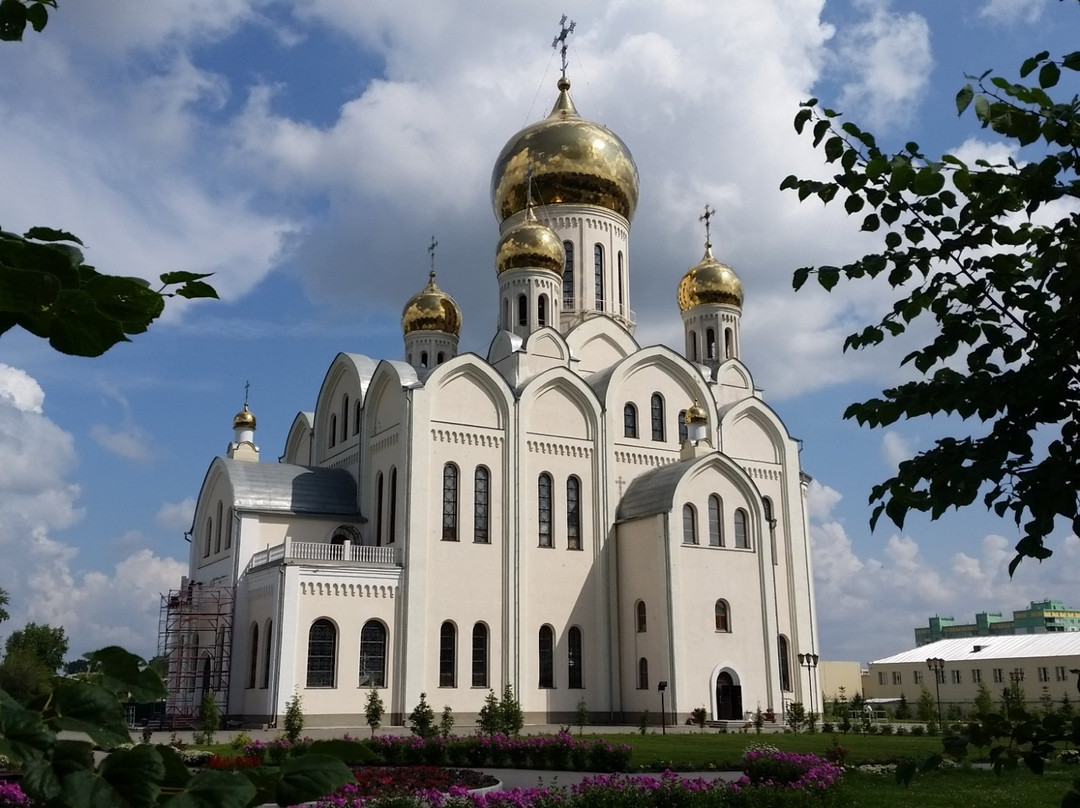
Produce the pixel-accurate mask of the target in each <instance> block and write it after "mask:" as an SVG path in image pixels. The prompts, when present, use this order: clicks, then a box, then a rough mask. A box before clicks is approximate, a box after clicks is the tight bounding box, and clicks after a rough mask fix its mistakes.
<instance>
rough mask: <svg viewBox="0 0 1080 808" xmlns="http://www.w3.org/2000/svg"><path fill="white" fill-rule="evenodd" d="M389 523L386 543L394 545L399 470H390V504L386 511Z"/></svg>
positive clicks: (392, 468) (393, 468)
mask: <svg viewBox="0 0 1080 808" xmlns="http://www.w3.org/2000/svg"><path fill="white" fill-rule="evenodd" d="M386 511H387V513H386V516H387V522H389V525H390V529H389V531H388V532H387V536H386V543H387V544H393V543H394V540H395V539H396V538H397V468H396V467H391V468H390V504H389V507H388V508H387V509H386Z"/></svg>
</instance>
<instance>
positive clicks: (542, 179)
mask: <svg viewBox="0 0 1080 808" xmlns="http://www.w3.org/2000/svg"><path fill="white" fill-rule="evenodd" d="M530 166H531V167H532V190H533V193H534V194H535V195H536V197H537V198H538V199H539V203H540V204H543V205H553V204H559V203H563V204H570V205H598V206H600V207H603V208H607V209H608V210H611V211H614V212H615V213H618V214H619V215H621V216H624V217H625V218H626V219H627V220H628V221H629V220H630V219H632V218H633V217H634V208H636V207H637V201H638V171H637V166H636V165H635V164H634V158H633V156H632V155H631V154H630V150H629V149H628V148H627V147H626V144H625V143H623V142H622V140H621V139H619V136H618V135H616V134H615V133H614V132H612V131H611V130H610V129H607V128H606V127H603V126H601V125H600V124H596V123H592V122H591V121H586V120H584V119H582V118H581V117H580V116H579V115H578V112H577V109H575V108H574V102H573V101H571V100H570V82H569V80H567V79H566V77H565V76H564V77H563V78H561V79H559V97H558V99H557V100H556V101H555V106H554V107H552V109H551V114H550V115H548V116H547V117H546V118H544V119H543V120H542V121H537V122H536V123H534V124H531V125H529V126H526V127H525V128H524V129H522V130H521V131H520V132H518V133H517V134H516V135H514V136H513V137H512V138H510V140H509V141H507V143H506V145H505V146H503V150H502V151H501V152H500V153H499V157H498V159H497V160H496V161H495V168H494V169H493V170H492V172H491V200H492V205H493V206H494V208H495V216H496V218H498V220H499V221H500V222H501V221H504V220H505V219H507V218H509V217H510V216H512V215H514V214H515V213H517V212H518V211H520V210H524V209H525V206H526V204H527V199H528V192H529V187H528V186H529V177H528V174H529V168H530Z"/></svg>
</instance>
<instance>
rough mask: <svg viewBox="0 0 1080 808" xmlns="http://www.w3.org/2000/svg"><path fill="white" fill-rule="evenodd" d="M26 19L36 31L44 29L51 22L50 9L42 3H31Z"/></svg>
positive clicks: (27, 9) (27, 8)
mask: <svg viewBox="0 0 1080 808" xmlns="http://www.w3.org/2000/svg"><path fill="white" fill-rule="evenodd" d="M26 20H27V22H29V23H30V24H31V25H32V26H34V30H35V31H38V32H40V31H42V30H43V29H44V28H45V25H46V23H48V22H49V11H48V9H46V8H45V6H44V4H42V3H31V4H30V5H29V6H27V7H26Z"/></svg>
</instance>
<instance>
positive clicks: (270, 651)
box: [259, 620, 274, 690]
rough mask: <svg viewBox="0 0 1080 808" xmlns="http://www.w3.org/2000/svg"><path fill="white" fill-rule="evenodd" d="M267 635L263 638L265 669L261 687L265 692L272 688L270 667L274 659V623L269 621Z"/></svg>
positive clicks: (265, 632)
mask: <svg viewBox="0 0 1080 808" xmlns="http://www.w3.org/2000/svg"><path fill="white" fill-rule="evenodd" d="M263 633H264V634H265V635H266V636H265V637H264V638H263V646H264V647H263V669H262V683H261V684H260V685H259V687H261V688H262V689H263V690H266V688H268V687H270V665H271V661H272V660H273V658H274V621H273V620H267V621H266V627H265V629H264V630H263Z"/></svg>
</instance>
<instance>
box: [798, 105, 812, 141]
mask: <svg viewBox="0 0 1080 808" xmlns="http://www.w3.org/2000/svg"><path fill="white" fill-rule="evenodd" d="M813 114H814V110H813V109H812V108H810V107H803V108H802V109H800V110H799V111H798V112H797V113H796V114H795V131H796V132H798V133H799V134H800V135H801V134H802V131H803V127H805V126H806V122H807V121H809V120H810V118H811V116H812V115H813Z"/></svg>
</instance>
